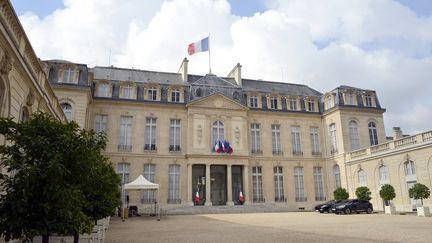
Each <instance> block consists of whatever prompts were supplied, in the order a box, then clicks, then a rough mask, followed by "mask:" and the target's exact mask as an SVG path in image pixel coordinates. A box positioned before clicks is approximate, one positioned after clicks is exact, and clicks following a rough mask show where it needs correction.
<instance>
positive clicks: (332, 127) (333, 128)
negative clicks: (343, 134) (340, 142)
mask: <svg viewBox="0 0 432 243" xmlns="http://www.w3.org/2000/svg"><path fill="white" fill-rule="evenodd" d="M329 130H330V142H331V153H332V154H333V153H336V152H337V141H336V124H334V123H332V124H330V126H329Z"/></svg>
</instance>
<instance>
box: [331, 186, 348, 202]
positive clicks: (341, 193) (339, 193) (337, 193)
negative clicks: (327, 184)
mask: <svg viewBox="0 0 432 243" xmlns="http://www.w3.org/2000/svg"><path fill="white" fill-rule="evenodd" d="M333 196H334V199H335V200H346V199H348V198H349V194H348V192H347V190H346V189H345V188H342V187H339V188H337V189H336V190H334V192H333Z"/></svg>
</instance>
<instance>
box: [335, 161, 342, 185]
mask: <svg viewBox="0 0 432 243" xmlns="http://www.w3.org/2000/svg"><path fill="white" fill-rule="evenodd" d="M333 175H334V178H335V186H336V188H340V187H342V183H341V174H340V168H339V165H335V166H333Z"/></svg>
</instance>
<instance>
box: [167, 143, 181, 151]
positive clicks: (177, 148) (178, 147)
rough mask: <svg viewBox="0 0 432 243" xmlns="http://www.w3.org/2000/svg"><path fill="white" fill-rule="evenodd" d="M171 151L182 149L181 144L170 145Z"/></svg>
mask: <svg viewBox="0 0 432 243" xmlns="http://www.w3.org/2000/svg"><path fill="white" fill-rule="evenodd" d="M169 151H170V152H180V151H181V148H180V145H170V146H169Z"/></svg>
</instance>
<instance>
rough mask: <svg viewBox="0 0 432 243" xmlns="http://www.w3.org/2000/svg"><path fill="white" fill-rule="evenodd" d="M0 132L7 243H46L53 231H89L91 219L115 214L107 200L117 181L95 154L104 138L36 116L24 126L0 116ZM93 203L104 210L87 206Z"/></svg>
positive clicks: (0, 205) (1, 214) (1, 224)
mask: <svg viewBox="0 0 432 243" xmlns="http://www.w3.org/2000/svg"><path fill="white" fill-rule="evenodd" d="M0 134H2V135H4V137H5V138H6V140H7V143H6V144H5V145H1V146H0V156H1V158H0V159H1V160H0V165H1V166H3V167H4V168H6V169H7V172H8V173H7V174H1V176H0V187H1V188H2V191H4V195H2V196H1V197H0V234H1V235H3V236H4V237H5V239H6V240H9V239H31V238H32V237H33V236H36V235H42V241H43V242H48V241H49V236H50V235H51V234H53V233H56V234H60V235H76V234H79V233H84V232H87V233H90V232H91V230H92V227H93V224H92V222H93V220H95V219H98V218H100V217H103V216H105V215H109V213H110V212H112V211H113V210H114V209H113V208H115V204H116V202H118V199H115V200H110V199H111V197H112V195H113V194H111V192H112V191H114V190H117V191H118V184H116V182H118V180H119V178H118V176H117V175H115V172H114V169H113V168H112V166H111V165H110V164H108V163H107V160H106V159H104V158H103V156H102V157H101V155H100V151H101V150H102V149H103V148H104V146H105V143H106V139H104V138H102V139H100V138H98V137H96V136H95V134H94V132H89V131H85V130H81V129H79V127H78V125H77V124H76V123H74V122H71V123H68V124H62V123H61V122H59V121H56V120H54V119H53V118H52V117H50V116H48V115H46V114H41V113H40V114H33V116H32V118H31V119H30V120H29V121H27V122H24V123H16V122H14V121H12V120H11V119H6V118H1V119H0ZM96 138H97V139H96ZM96 148H97V149H96ZM98 153H99V157H98ZM102 174H104V175H106V177H104V176H101V177H98V176H97V175H102ZM110 175H111V176H112V177H110V178H108V177H109V176H110ZM107 178H108V179H107ZM107 181H109V182H111V184H110V183H107ZM94 184H98V186H99V188H103V189H107V188H108V189H109V190H108V191H109V192H110V193H108V196H107V195H105V194H104V193H99V192H98V193H99V194H103V195H100V196H97V195H96V194H97V193H96V189H95V187H96V186H93V187H91V186H89V185H94ZM107 184H108V185H107ZM86 186H89V188H90V189H86ZM84 189H86V190H84ZM117 193H118V192H117ZM98 200H100V201H98ZM96 201H97V202H98V204H97V205H102V204H104V203H105V204H106V205H109V206H106V207H105V209H100V208H99V207H98V206H94V207H93V208H90V206H89V205H92V203H93V202H96ZM113 201H114V202H115V203H114V202H113ZM89 208H90V209H89ZM95 210H97V211H99V213H98V214H92V213H91V212H93V211H95Z"/></svg>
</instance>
